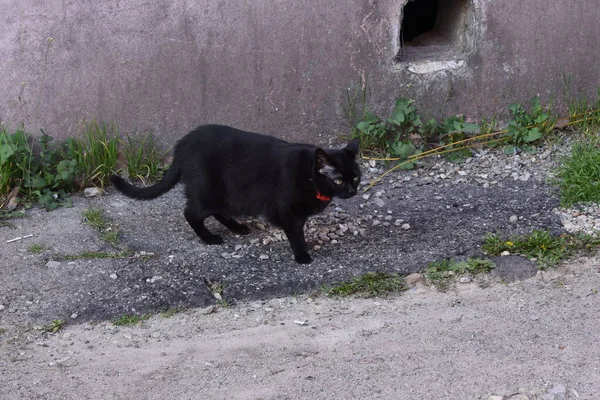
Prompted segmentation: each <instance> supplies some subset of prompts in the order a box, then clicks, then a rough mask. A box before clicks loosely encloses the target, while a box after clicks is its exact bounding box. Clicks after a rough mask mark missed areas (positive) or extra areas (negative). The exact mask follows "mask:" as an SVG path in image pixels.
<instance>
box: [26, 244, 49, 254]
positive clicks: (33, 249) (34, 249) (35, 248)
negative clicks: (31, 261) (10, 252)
mask: <svg viewBox="0 0 600 400" xmlns="http://www.w3.org/2000/svg"><path fill="white" fill-rule="evenodd" d="M44 250H46V248H45V247H44V246H42V245H41V244H37V243H34V244H32V245H31V246H29V247H28V248H27V251H29V252H30V253H31V254H40V253H41V252H43V251H44Z"/></svg>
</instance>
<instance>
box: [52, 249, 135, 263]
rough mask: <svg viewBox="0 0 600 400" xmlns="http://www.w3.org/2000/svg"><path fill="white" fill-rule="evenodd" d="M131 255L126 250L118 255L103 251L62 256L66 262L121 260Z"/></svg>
mask: <svg viewBox="0 0 600 400" xmlns="http://www.w3.org/2000/svg"><path fill="white" fill-rule="evenodd" d="M132 255H133V253H132V252H131V251H128V250H122V251H120V252H118V253H107V252H104V251H84V252H82V253H78V254H69V255H66V256H64V259H65V260H67V261H74V260H104V259H109V258H112V259H121V258H128V257H131V256H132Z"/></svg>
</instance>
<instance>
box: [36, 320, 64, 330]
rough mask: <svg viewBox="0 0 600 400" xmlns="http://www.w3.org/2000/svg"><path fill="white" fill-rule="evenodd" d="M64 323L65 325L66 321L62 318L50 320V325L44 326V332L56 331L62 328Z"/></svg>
mask: <svg viewBox="0 0 600 400" xmlns="http://www.w3.org/2000/svg"><path fill="white" fill-rule="evenodd" d="M64 325H65V321H63V320H62V319H55V320H54V321H52V322H50V323H49V324H48V325H45V326H43V327H42V332H47V333H56V332H58V331H59V330H61V329H62V327H63V326H64Z"/></svg>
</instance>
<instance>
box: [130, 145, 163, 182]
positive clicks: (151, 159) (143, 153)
mask: <svg viewBox="0 0 600 400" xmlns="http://www.w3.org/2000/svg"><path fill="white" fill-rule="evenodd" d="M122 144H123V155H124V157H125V163H126V168H127V173H128V175H129V178H130V179H139V180H141V181H142V182H144V183H146V182H148V181H155V180H157V179H158V178H159V177H160V175H161V172H162V170H163V165H162V159H163V155H162V154H161V153H160V152H159V150H158V147H157V146H156V144H155V142H154V137H153V136H152V135H147V136H144V137H141V138H139V137H131V136H129V135H127V138H126V140H125V141H123V143H122Z"/></svg>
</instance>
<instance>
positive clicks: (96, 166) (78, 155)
mask: <svg viewBox="0 0 600 400" xmlns="http://www.w3.org/2000/svg"><path fill="white" fill-rule="evenodd" d="M65 152H66V154H67V155H68V157H69V158H71V159H74V160H75V161H76V163H77V165H78V166H79V168H80V171H81V174H82V184H83V185H84V186H90V185H93V186H100V187H103V186H104V184H105V183H106V182H108V178H109V176H110V175H111V174H113V173H115V172H116V166H117V161H118V159H119V138H118V129H117V127H116V126H115V125H114V124H104V123H98V122H96V121H91V122H87V121H84V135H83V137H82V138H77V139H76V138H70V139H68V140H67V142H66V151H65Z"/></svg>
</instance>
